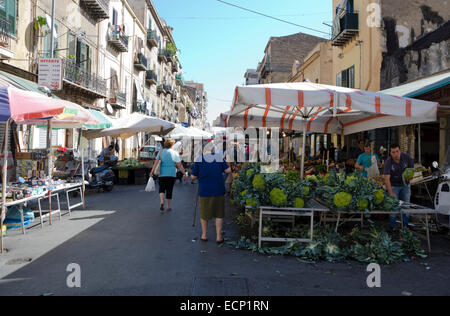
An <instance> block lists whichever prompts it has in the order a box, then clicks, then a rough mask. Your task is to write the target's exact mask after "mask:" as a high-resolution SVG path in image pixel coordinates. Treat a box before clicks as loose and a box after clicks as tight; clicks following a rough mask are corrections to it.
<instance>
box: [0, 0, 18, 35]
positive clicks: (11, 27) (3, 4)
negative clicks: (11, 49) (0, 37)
mask: <svg viewBox="0 0 450 316" xmlns="http://www.w3.org/2000/svg"><path fill="white" fill-rule="evenodd" d="M0 23H1V26H0V27H2V28H3V29H4V30H6V32H7V33H8V34H9V35H12V36H16V35H17V0H0Z"/></svg>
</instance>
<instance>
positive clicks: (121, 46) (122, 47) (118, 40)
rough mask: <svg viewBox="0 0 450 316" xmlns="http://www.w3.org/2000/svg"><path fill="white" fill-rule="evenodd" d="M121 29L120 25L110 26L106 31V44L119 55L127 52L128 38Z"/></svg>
mask: <svg viewBox="0 0 450 316" xmlns="http://www.w3.org/2000/svg"><path fill="white" fill-rule="evenodd" d="M123 29H124V27H123V26H122V25H110V26H109V30H108V43H109V44H110V45H111V46H112V47H114V48H115V49H116V50H117V51H119V52H121V53H124V52H128V36H127V35H125V33H124V31H123Z"/></svg>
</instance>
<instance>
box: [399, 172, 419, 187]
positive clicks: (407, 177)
mask: <svg viewBox="0 0 450 316" xmlns="http://www.w3.org/2000/svg"><path fill="white" fill-rule="evenodd" d="M415 172H416V170H415V169H411V168H407V169H405V171H403V174H402V179H403V184H405V185H407V184H408V183H409V181H411V180H412V179H413V178H414V173H415Z"/></svg>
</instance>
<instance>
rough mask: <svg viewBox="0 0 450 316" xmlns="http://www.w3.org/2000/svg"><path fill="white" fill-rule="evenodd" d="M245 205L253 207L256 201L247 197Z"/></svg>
mask: <svg viewBox="0 0 450 316" xmlns="http://www.w3.org/2000/svg"><path fill="white" fill-rule="evenodd" d="M245 205H246V206H249V207H254V206H256V201H255V200H253V199H247V200H245Z"/></svg>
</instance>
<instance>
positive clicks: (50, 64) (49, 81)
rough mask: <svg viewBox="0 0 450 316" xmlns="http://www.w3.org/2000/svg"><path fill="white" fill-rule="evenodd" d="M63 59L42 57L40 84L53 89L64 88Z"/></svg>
mask: <svg viewBox="0 0 450 316" xmlns="http://www.w3.org/2000/svg"><path fill="white" fill-rule="evenodd" d="M62 75H63V74H62V59H61V58H40V59H39V77H38V84H39V85H40V86H44V87H47V88H49V89H50V90H52V91H55V90H62Z"/></svg>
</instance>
